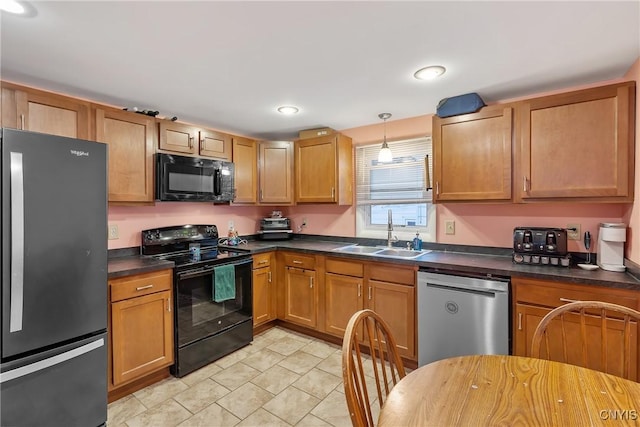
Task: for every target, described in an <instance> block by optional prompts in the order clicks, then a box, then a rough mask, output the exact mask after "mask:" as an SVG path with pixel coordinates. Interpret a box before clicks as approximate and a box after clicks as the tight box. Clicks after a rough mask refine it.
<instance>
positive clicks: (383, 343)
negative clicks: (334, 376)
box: [342, 310, 405, 427]
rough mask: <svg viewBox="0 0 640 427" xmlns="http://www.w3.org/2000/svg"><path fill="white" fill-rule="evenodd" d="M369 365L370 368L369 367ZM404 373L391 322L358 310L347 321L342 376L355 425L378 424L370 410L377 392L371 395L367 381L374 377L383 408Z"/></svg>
mask: <svg viewBox="0 0 640 427" xmlns="http://www.w3.org/2000/svg"><path fill="white" fill-rule="evenodd" d="M364 347H368V349H369V353H370V356H367V355H363V352H362V350H363V349H364ZM369 364H370V365H369ZM369 366H371V371H368V367H369ZM365 371H367V374H368V375H366V376H365ZM404 376H405V370H404V366H403V364H402V359H400V356H399V355H398V351H397V348H396V342H395V339H394V338H393V336H392V335H391V330H390V329H389V326H388V325H387V324H386V323H385V321H384V320H383V319H382V317H380V316H379V315H378V314H377V313H375V312H374V311H372V310H361V311H358V312H357V313H355V314H354V315H353V316H352V317H351V319H350V320H349V323H348V324H347V329H346V331H345V333H344V340H343V342H342V378H343V380H344V392H345V396H346V399H347V406H348V408H349V415H350V416H351V423H352V424H353V426H354V427H363V426H367V427H369V426H370V427H373V426H374V425H375V423H374V420H373V416H372V412H371V403H372V402H373V398H374V397H375V395H372V396H370V395H369V391H368V389H367V381H369V382H371V381H374V380H375V385H376V391H377V398H378V404H379V405H380V407H381V408H382V404H383V403H384V399H385V398H386V396H387V395H388V394H389V392H390V391H391V388H393V386H394V385H396V384H397V383H398V381H400V379H401V378H403V377H404Z"/></svg>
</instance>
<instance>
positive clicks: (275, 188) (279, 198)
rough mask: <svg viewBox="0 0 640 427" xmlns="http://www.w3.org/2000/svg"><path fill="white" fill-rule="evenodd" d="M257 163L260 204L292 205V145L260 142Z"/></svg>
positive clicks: (281, 142) (280, 142)
mask: <svg viewBox="0 0 640 427" xmlns="http://www.w3.org/2000/svg"><path fill="white" fill-rule="evenodd" d="M258 162H259V166H258V170H259V173H260V196H259V201H260V203H263V204H279V205H290V204H292V203H293V144H292V143H291V142H288V141H261V142H260V155H259V157H258Z"/></svg>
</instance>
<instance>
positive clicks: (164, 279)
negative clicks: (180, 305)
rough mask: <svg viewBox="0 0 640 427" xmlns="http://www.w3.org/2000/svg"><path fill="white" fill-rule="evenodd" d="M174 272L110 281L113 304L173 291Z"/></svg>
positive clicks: (154, 273)
mask: <svg viewBox="0 0 640 427" xmlns="http://www.w3.org/2000/svg"><path fill="white" fill-rule="evenodd" d="M172 280H173V274H172V270H161V271H154V272H151V273H144V274H136V275H135V276H129V277H122V278H118V279H114V280H110V281H109V288H110V292H111V302H115V301H120V300H124V299H128V298H134V297H139V296H142V295H148V294H153V293H155V292H160V291H166V290H169V289H171V282H172Z"/></svg>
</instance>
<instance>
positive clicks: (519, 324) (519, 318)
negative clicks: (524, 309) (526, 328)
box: [518, 313, 522, 331]
mask: <svg viewBox="0 0 640 427" xmlns="http://www.w3.org/2000/svg"><path fill="white" fill-rule="evenodd" d="M518 330H519V331H521V330H522V313H518Z"/></svg>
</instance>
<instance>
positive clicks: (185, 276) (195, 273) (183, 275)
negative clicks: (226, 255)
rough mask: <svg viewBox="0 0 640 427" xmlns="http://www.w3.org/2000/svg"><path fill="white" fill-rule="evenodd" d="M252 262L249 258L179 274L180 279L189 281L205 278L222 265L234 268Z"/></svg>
mask: <svg viewBox="0 0 640 427" xmlns="http://www.w3.org/2000/svg"><path fill="white" fill-rule="evenodd" d="M252 262H253V259H251V258H248V259H246V260H243V261H238V262H231V263H225V264H218V265H215V266H213V267H209V268H198V269H194V270H186V271H181V272H179V273H178V279H188V278H190V277H197V276H204V275H206V274H209V273H212V272H213V270H215V268H216V267H219V266H221V265H227V264H232V265H234V266H240V265H245V264H251V263H252Z"/></svg>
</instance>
